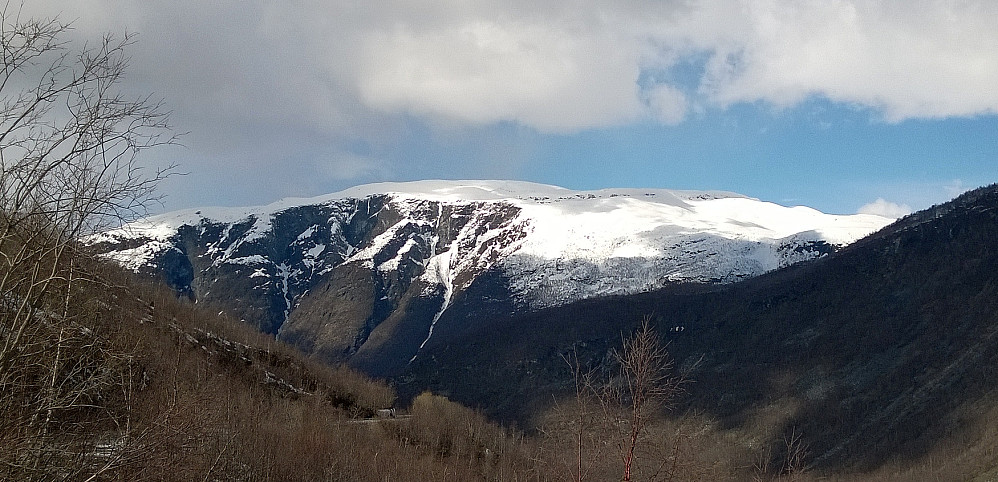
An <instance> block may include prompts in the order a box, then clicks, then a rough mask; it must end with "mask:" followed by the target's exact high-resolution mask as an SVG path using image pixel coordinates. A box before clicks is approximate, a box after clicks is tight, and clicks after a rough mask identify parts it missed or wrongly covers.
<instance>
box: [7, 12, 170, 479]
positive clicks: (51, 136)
mask: <svg viewBox="0 0 998 482" xmlns="http://www.w3.org/2000/svg"><path fill="white" fill-rule="evenodd" d="M69 30H70V26H69V25H68V24H65V23H62V22H60V21H59V20H58V19H25V18H21V16H20V9H17V8H13V7H11V6H10V5H9V4H7V5H6V6H3V7H2V11H0V393H3V394H4V397H2V400H0V413H3V414H4V415H3V417H4V419H3V420H2V421H0V424H2V425H3V426H0V430H3V429H10V430H9V431H8V432H7V433H8V435H9V436H10V437H15V438H16V437H21V439H20V440H22V441H23V440H36V441H37V440H44V439H47V438H51V437H54V436H55V435H53V434H52V429H53V428H54V427H57V426H58V427H65V426H66V423H65V420H63V419H61V418H60V417H61V415H62V414H70V413H72V414H79V413H80V412H81V411H87V410H94V409H98V408H99V407H100V405H101V403H100V400H101V397H102V395H101V393H102V392H104V391H107V390H108V389H109V386H111V384H112V383H113V380H114V379H115V377H116V376H117V374H119V373H120V371H121V370H124V369H125V368H123V367H127V365H128V362H127V357H124V356H120V354H116V353H112V352H111V351H110V350H109V349H108V346H107V344H106V343H104V342H102V338H101V337H100V336H99V334H97V333H95V330H94V328H95V326H96V325H94V321H95V320H97V319H98V318H99V316H100V315H99V312H98V310H96V308H94V306H93V305H94V303H95V302H96V299H95V298H97V297H95V296H94V293H96V292H97V289H96V288H95V287H96V286H98V285H99V284H100V283H102V282H103V280H102V279H101V277H100V276H99V275H98V274H97V268H98V266H99V264H98V263H94V262H93V260H92V259H91V258H90V257H89V255H88V253H87V252H86V249H85V248H84V247H83V246H82V245H81V243H80V239H81V238H82V237H84V236H87V235H89V234H92V233H95V232H97V231H99V230H101V229H103V228H107V227H110V226H112V225H114V224H119V223H121V222H123V221H125V220H128V219H131V218H132V217H134V216H136V215H138V214H142V213H144V208H145V207H146V206H147V203H149V202H151V201H153V200H155V199H156V196H155V191H154V189H155V187H156V185H157V183H158V182H159V181H161V180H162V179H164V178H165V177H166V176H168V175H169V174H170V172H171V170H172V167H168V168H165V169H152V170H148V169H143V167H142V166H141V165H140V164H139V162H138V157H137V156H138V154H139V153H140V152H141V151H143V150H145V149H147V148H150V147H153V146H158V145H163V144H169V143H173V142H174V141H175V137H173V135H172V134H171V133H170V129H169V125H168V116H167V113H165V112H164V111H163V110H162V107H161V105H160V103H159V102H157V101H154V100H152V99H151V98H150V97H138V98H131V97H127V96H125V95H124V94H122V93H121V91H120V89H119V86H120V82H121V80H122V76H123V75H124V73H125V70H126V68H127V65H128V61H127V57H126V56H125V54H124V51H125V49H126V48H127V47H128V46H129V45H130V44H131V42H132V40H133V39H132V36H131V35H129V34H125V35H124V36H123V37H121V38H116V37H114V36H111V35H108V36H105V37H104V38H102V39H100V41H98V42H97V43H95V44H89V45H85V46H83V47H82V49H80V50H78V51H74V50H72V49H71V45H70V44H69V43H68V41H67V40H65V39H64V38H65V37H66V34H67V33H68V32H69ZM74 416H76V415H74ZM60 420H61V421H60ZM32 437H35V438H34V439H32ZM7 442H11V441H10V440H7V439H4V440H0V443H7ZM11 443H12V442H11ZM27 445H32V444H27ZM40 447H41V446H40V445H38V444H34V445H33V447H32V451H28V452H24V451H20V452H18V455H16V456H15V457H14V458H13V459H5V460H3V463H6V464H7V466H8V467H20V468H21V469H26V470H27V469H34V468H39V467H41V465H42V464H40V463H39V460H40V458H39V457H38V456H37V455H38V454H41V453H43V452H44V451H43V450H42V449H41V448H40ZM21 448H24V447H23V446H21ZM31 453H34V454H35V455H36V456H34V457H32V456H31V455H30V454H31ZM63 455H64V454H63ZM64 473H65V472H64Z"/></svg>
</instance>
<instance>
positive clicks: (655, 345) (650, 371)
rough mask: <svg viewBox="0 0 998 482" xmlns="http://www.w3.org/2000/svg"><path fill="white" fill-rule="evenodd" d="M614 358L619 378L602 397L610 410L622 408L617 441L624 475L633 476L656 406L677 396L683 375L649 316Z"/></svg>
mask: <svg viewBox="0 0 998 482" xmlns="http://www.w3.org/2000/svg"><path fill="white" fill-rule="evenodd" d="M613 358H614V360H615V361H616V362H617V365H618V367H619V370H620V373H619V377H618V379H619V382H618V383H616V384H610V385H608V386H607V389H606V390H604V392H603V395H602V396H601V397H600V398H601V400H603V403H604V406H605V407H606V409H607V411H608V412H610V411H612V410H620V409H622V413H621V415H619V416H617V417H615V418H616V420H615V422H617V425H619V426H620V427H621V429H622V430H621V431H620V432H618V433H620V435H621V437H620V440H619V441H618V448H619V450H620V461H621V465H622V476H621V477H622V479H623V480H625V481H629V480H631V479H632V476H633V469H634V462H635V459H636V457H637V449H638V446H639V445H640V444H641V443H642V440H643V436H644V435H645V431H646V428H647V425H648V422H649V420H650V419H651V418H652V416H653V414H654V412H655V411H656V410H659V409H662V408H663V407H665V406H666V405H667V404H668V403H670V402H671V401H672V399H673V398H674V397H675V396H676V394H677V393H678V391H679V390H680V386H681V384H682V380H683V378H682V377H681V376H677V375H675V374H674V373H673V364H672V359H671V358H670V357H669V354H668V352H667V351H666V348H665V345H663V344H662V342H661V341H660V340H659V337H658V334H656V333H655V330H654V329H652V327H651V317H648V316H646V317H645V318H644V319H643V320H642V322H641V326H640V327H639V328H638V330H637V331H636V332H635V333H634V334H633V335H631V336H630V337H629V338H626V339H624V342H623V346H622V347H621V349H620V350H619V351H614V353H613Z"/></svg>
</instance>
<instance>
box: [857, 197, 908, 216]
mask: <svg viewBox="0 0 998 482" xmlns="http://www.w3.org/2000/svg"><path fill="white" fill-rule="evenodd" d="M857 212H858V213H859V214H876V215H877V216H884V217H887V218H894V219H897V218H900V217H902V216H907V215H909V214H911V212H912V211H911V207H910V206H908V205H907V204H897V203H893V202H890V201H887V200H885V199H884V198H877V200H876V201H873V202H872V203H869V204H864V205H863V206H862V207H860V208H859V210H858V211H857Z"/></svg>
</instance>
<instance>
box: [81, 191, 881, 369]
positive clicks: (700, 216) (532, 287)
mask: <svg viewBox="0 0 998 482" xmlns="http://www.w3.org/2000/svg"><path fill="white" fill-rule="evenodd" d="M891 221H892V220H891V219H887V218H882V217H879V216H872V215H830V214H824V213H821V212H818V211H816V210H814V209H810V208H807V207H785V206H780V205H777V204H773V203H768V202H763V201H760V200H757V199H752V198H748V197H745V196H741V195H738V194H733V193H727V192H704V191H673V190H663V189H603V190H597V191H572V190H568V189H563V188H559V187H556V186H548V185H542V184H533V183H526V182H512V181H420V182H409V183H381V184H371V185H365V186H358V187H355V188H351V189H348V190H345V191H341V192H338V193H333V194H329V195H325V196H321V197H317V198H311V199H284V200H281V201H278V202H276V203H273V204H270V205H267V206H260V207H251V208H203V209H196V210H186V211H178V212H174V213H168V214H163V215H159V216H154V217H151V218H148V219H145V220H141V221H138V222H135V223H132V224H130V225H128V226H125V227H123V228H121V229H117V230H114V231H110V232H107V233H104V234H102V235H99V236H96V237H94V238H92V239H91V240H90V242H91V243H93V244H94V245H96V246H98V248H99V249H100V250H101V251H102V252H104V253H105V254H106V255H107V256H108V257H111V258H113V259H115V260H117V261H119V262H120V263H121V264H123V265H124V266H127V267H129V268H131V269H133V270H137V271H140V270H145V271H157V270H159V271H162V272H165V273H167V276H168V278H170V279H172V284H173V285H174V287H175V288H178V290H180V291H188V292H189V293H190V294H191V295H192V296H195V297H197V298H198V299H212V296H216V297H217V298H216V299H215V301H221V302H225V301H226V300H229V299H230V298H238V299H240V300H242V301H241V302H240V303H242V304H243V305H247V303H248V306H249V305H252V306H250V307H253V306H255V308H254V309H256V310H257V312H258V313H257V314H255V315H254V314H253V313H251V310H250V308H247V307H245V306H244V307H243V308H241V309H242V312H241V313H240V316H244V317H255V316H266V317H269V318H267V320H268V321H266V323H260V324H261V326H263V327H265V329H266V330H268V331H274V330H283V327H282V325H283V324H284V323H285V322H286V321H287V320H288V319H289V317H290V318H291V319H293V318H294V316H293V315H292V313H293V312H294V311H295V309H296V308H297V306H298V305H299V303H300V302H301V301H302V300H303V299H304V298H306V297H308V295H309V293H310V290H313V289H317V287H319V286H320V285H322V284H323V283H325V282H326V281H325V280H327V279H332V278H336V279H340V281H339V283H341V284H342V285H343V286H340V285H337V286H338V288H337V289H338V290H339V292H340V293H345V292H347V291H350V290H352V289H355V288H356V287H357V286H360V285H361V284H364V286H367V285H368V284H370V287H369V288H364V290H369V289H373V290H374V291H375V292H376V293H375V295H376V296H374V299H373V301H371V302H370V303H368V304H370V305H372V308H371V309H370V310H367V309H366V308H364V309H360V308H358V310H360V311H358V313H361V312H362V313H361V314H356V315H351V316H356V317H358V320H359V321H357V320H355V321H354V324H355V325H357V326H358V328H357V329H358V330H360V332H359V334H357V335H356V336H354V338H351V340H353V341H350V343H353V345H352V346H351V347H347V348H346V350H347V352H352V351H351V350H354V351H355V350H357V349H359V348H360V346H361V345H363V344H364V342H365V340H366V339H367V337H368V336H369V335H370V334H371V332H372V331H373V330H375V329H376V328H377V326H378V324H379V323H381V322H382V321H384V320H386V319H389V318H390V317H391V316H392V313H396V312H398V310H400V309H402V308H404V307H405V304H406V303H408V301H407V300H409V299H410V298H411V297H412V296H416V297H422V298H424V299H432V300H433V303H434V304H435V305H434V306H436V308H435V309H433V310H431V311H432V312H431V313H428V314H424V315H420V316H423V317H424V318H426V319H425V320H422V321H421V322H420V323H422V325H420V326H423V325H425V326H424V328H425V331H426V337H425V338H424V339H423V340H422V343H425V342H426V341H427V340H428V339H429V337H430V335H432V330H433V328H434V325H435V324H436V322H437V321H438V320H439V319H440V318H441V316H442V315H443V314H444V313H445V312H446V310H447V309H448V307H449V306H451V304H452V303H453V302H454V300H456V299H458V298H459V297H460V296H461V295H462V293H464V292H465V291H466V290H467V289H468V287H469V286H471V285H472V284H473V283H476V281H477V280H478V279H479V277H480V276H481V275H482V274H483V273H486V272H490V273H499V274H500V275H501V278H502V279H503V280H504V284H505V286H506V287H507V289H508V292H507V293H504V294H497V295H496V296H504V297H508V298H509V299H510V300H511V302H512V303H513V304H515V305H517V306H521V307H523V308H526V309H537V308H542V307H547V306H553V305H558V304H563V303H567V302H571V301H576V300H579V299H584V298H589V297H594V296H602V295H612V294H628V293H636V292H641V291H646V290H650V289H654V288H657V287H661V286H664V285H666V284H669V283H677V282H720V283H724V282H732V281H737V280H739V279H743V278H747V277H751V276H756V275H759V274H762V273H764V272H766V271H770V270H773V269H776V268H779V267H782V266H786V265H789V264H792V263H795V262H799V261H803V260H806V259H812V258H814V257H817V256H820V255H822V254H825V253H828V252H830V251H832V250H834V249H835V248H836V247H838V246H842V245H845V244H848V243H850V242H852V241H855V240H856V239H858V238H860V237H862V236H865V235H867V234H869V233H871V232H873V231H875V230H877V229H880V228H881V227H883V226H885V225H887V224H888V223H890V222H891ZM184 263H187V264H184ZM347 270H349V272H350V273H351V274H350V277H349V279H346V278H343V277H344V276H346V275H345V274H343V273H346V272H347ZM358 272H363V273H368V275H364V276H361V277H359V275H357V274H356V273H358ZM361 278H364V279H363V280H362V279H361ZM344 280H346V281H344ZM361 281H363V283H361ZM327 289H328V287H327ZM219 290H221V291H219ZM344 290H345V291H344ZM412 290H416V291H412ZM213 292H214V293H215V294H214V295H212V293H213ZM219 293H221V294H219ZM407 293H409V294H408V295H407ZM365 296H366V295H365ZM406 296H409V298H407V297H406ZM260 299H266V300H269V301H266V303H264V302H262V301H259V300H260ZM254 303H256V305H253V304H254ZM358 306H360V305H358ZM237 311H238V310H237ZM327 311H328V310H327ZM368 311H370V313H368ZM263 312H266V313H263ZM329 316H332V315H329ZM397 316H402V317H404V316H403V314H398V315H397ZM405 316H409V317H412V316H415V315H405ZM360 318H363V320H360ZM257 321H258V322H259V320H257ZM302 323H304V322H302ZM327 324H328V323H327ZM420 330H423V328H421V329H420ZM299 331H300V330H299ZM338 336H341V337H345V338H344V339H346V338H349V337H347V336H346V335H338ZM344 343H346V342H344ZM420 345H421V343H420ZM417 351H418V349H417ZM413 355H415V353H414V354H413Z"/></svg>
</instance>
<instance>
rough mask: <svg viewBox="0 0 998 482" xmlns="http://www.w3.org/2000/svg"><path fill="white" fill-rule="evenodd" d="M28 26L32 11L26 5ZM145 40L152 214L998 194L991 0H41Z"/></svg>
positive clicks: (95, 28)
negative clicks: (507, 202) (617, 192)
mask: <svg viewBox="0 0 998 482" xmlns="http://www.w3.org/2000/svg"><path fill="white" fill-rule="evenodd" d="M9 8H10V7H9ZM21 15H22V16H31V17H53V16H58V18H59V19H60V20H62V21H65V22H71V24H72V27H73V28H72V30H71V31H70V32H68V34H67V40H68V41H69V42H70V44H71V45H73V46H82V45H84V44H85V43H86V42H94V41H95V40H96V39H99V38H100V37H101V36H102V35H104V34H105V33H112V34H114V35H122V34H124V33H125V32H129V33H134V34H137V35H136V37H135V40H136V41H135V43H134V44H133V45H131V46H130V47H129V50H128V53H129V55H130V57H131V63H130V65H129V70H128V72H127V76H126V78H125V79H124V81H123V83H122V85H121V88H122V89H123V90H124V91H125V92H128V93H134V94H135V95H143V94H152V95H153V96H154V97H155V98H161V99H162V100H163V101H164V103H165V105H166V106H167V107H168V108H169V110H170V111H172V117H171V121H172V124H173V126H174V129H175V130H176V132H179V133H183V136H182V139H181V143H182V145H180V146H167V147H163V148H157V149H155V150H151V151H146V152H144V153H143V154H142V155H143V156H144V158H145V162H147V163H149V165H150V166H155V165H165V164H167V163H176V164H178V165H179V169H178V171H179V172H182V173H183V175H179V176H174V177H172V178H170V179H168V180H167V181H165V182H164V183H163V184H162V186H161V190H162V192H163V194H164V195H165V196H166V197H165V199H164V201H163V204H162V205H161V206H154V207H153V211H154V212H161V211H166V210H173V209H180V208H187V207H197V206H209V205H218V206H240V205H260V204H267V203H270V202H273V201H276V200H278V199H280V198H283V197H309V196H316V195H321V194H325V193H330V192H335V191H339V190H342V189H345V188H348V187H351V186H355V185H358V184H365V183H370V182H381V181H409V180H422V179H511V180H523V181H532V182H539V183H545V184H553V185H558V186H562V187H566V188H570V189H586V190H588V189H600V188H612V187H648V188H666V189H704V190H724V191H733V192H738V193H741V194H744V195H747V196H751V197H755V198H759V199H763V200H766V201H772V202H776V203H780V204H783V205H788V206H792V205H806V206H811V207H814V208H816V209H819V210H822V211H825V212H830V213H840V214H850V213H855V212H869V213H879V214H885V215H890V216H898V215H903V214H905V213H907V212H910V211H911V210H918V209H922V208H925V207H928V206H931V205H932V204H936V203H940V202H944V201H947V200H949V199H951V198H952V197H954V196H956V195H958V194H959V193H961V192H963V191H965V190H968V189H972V188H974V187H977V186H981V185H986V184H991V183H994V182H998V87H996V86H998V2H994V1H990V0H980V1H972V0H952V1H944V0H896V1H878V0H795V1H791V0H758V1H751V0H741V1H738V0H615V1H592V0H545V1H541V2H539V1H536V0H506V1H503V2H476V1H467V0H434V1H430V0H402V1H395V0H369V1H363V2H356V1H346V0H333V1H318V0H297V1H292V0H289V1H281V2H273V1H265V0H241V1H212V2H204V1H193V0H168V1H167V0H72V1H65V0H30V1H28V2H25V3H24V4H22V5H21Z"/></svg>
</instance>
